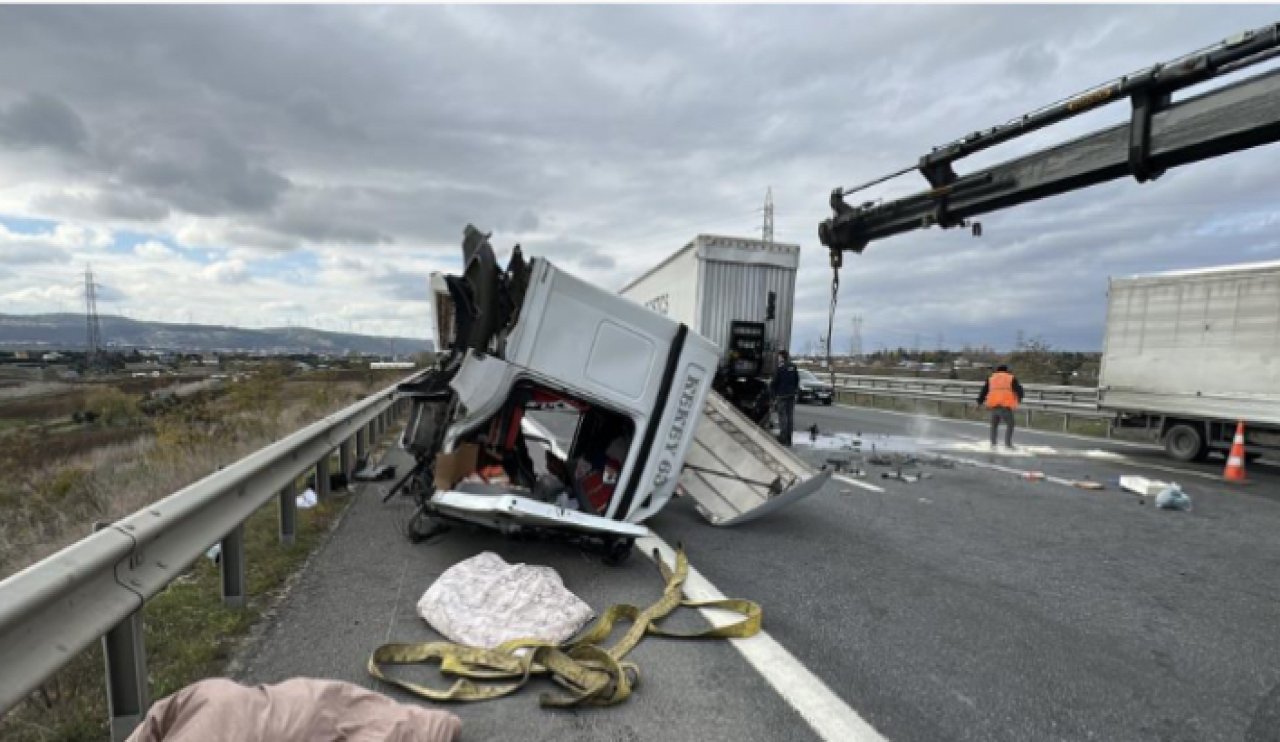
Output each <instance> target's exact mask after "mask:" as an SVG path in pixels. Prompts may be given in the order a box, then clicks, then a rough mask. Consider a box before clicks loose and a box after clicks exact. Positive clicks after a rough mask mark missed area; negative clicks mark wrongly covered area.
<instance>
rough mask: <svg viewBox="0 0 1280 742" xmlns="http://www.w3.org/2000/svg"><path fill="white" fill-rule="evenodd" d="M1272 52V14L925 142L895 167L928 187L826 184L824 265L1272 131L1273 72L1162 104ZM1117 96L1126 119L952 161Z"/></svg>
mask: <svg viewBox="0 0 1280 742" xmlns="http://www.w3.org/2000/svg"><path fill="white" fill-rule="evenodd" d="M1277 55H1280V24H1274V25H1271V26H1267V27H1264V28H1262V29H1257V30H1255V31H1251V32H1248V33H1245V34H1241V35H1240V36H1238V37H1236V38H1234V39H1229V40H1227V41H1225V42H1223V43H1222V44H1219V45H1217V46H1215V47H1211V48H1210V49H1207V50H1204V51H1201V52H1197V53H1195V54H1191V55H1188V56H1186V57H1183V58H1181V59H1179V60H1174V61H1173V62H1170V63H1168V64H1164V65H1157V66H1155V67H1152V68H1150V69H1148V70H1145V71H1143V72H1140V73H1135V74H1133V75H1127V76H1125V77H1123V78H1119V79H1118V80H1115V81H1112V82H1110V83H1107V84H1105V85H1102V86H1099V87H1097V88H1094V89H1092V90H1090V91H1086V92H1085V93H1082V94H1081V95H1078V96H1074V97H1072V98H1071V99H1068V100H1066V101H1063V102H1062V103H1058V104H1054V105H1053V106H1049V107H1046V108H1043V109H1040V110H1039V111H1036V112H1034V113H1031V114H1028V115H1026V116H1023V117H1021V118H1018V119H1014V120H1012V121H1010V122H1008V123H1006V124H1003V125H1001V126H997V127H994V128H992V129H988V130H986V131H983V132H977V133H975V134H972V135H970V136H968V137H966V138H964V139H960V140H957V141H955V142H953V143H951V144H949V145H946V146H943V147H939V148H936V149H934V150H933V151H932V152H930V153H929V154H928V155H925V156H924V157H922V158H920V162H919V164H918V165H917V166H915V167H913V168H908V169H906V170H903V171H899V172H898V173H896V174H894V175H899V174H903V173H905V172H909V171H910V170H919V171H920V172H921V173H922V174H923V175H924V176H925V178H926V179H927V180H928V181H929V184H930V188H929V189H928V190H926V191H921V192H919V193H916V194H913V195H910V196H906V197H903V198H899V199H896V200H893V201H889V202H884V203H881V202H876V201H869V202H866V203H863V204H862V205H860V206H851V205H850V204H848V203H846V202H845V196H847V195H848V194H850V193H853V192H855V191H857V190H861V188H863V187H865V186H860V187H858V188H853V189H836V190H835V191H833V192H832V194H831V208H832V210H833V211H834V215H833V216H832V217H831V218H830V219H827V220H825V221H824V222H822V224H820V225H819V228H818V234H819V237H820V238H821V240H822V244H824V245H826V246H827V247H828V248H829V249H830V250H831V260H832V265H833V267H839V265H840V263H841V255H842V253H843V252H844V251H853V252H857V253H861V252H862V251H863V249H865V248H866V246H867V245H868V244H869V243H870V242H872V241H873V240H878V239H883V238H885V237H890V236H892V235H895V234H901V233H903V232H909V231H912V230H915V229H923V228H927V227H930V226H941V227H956V226H965V225H967V224H968V220H969V219H971V218H972V217H975V216H979V215H982V214H986V213H989V212H993V211H997V210H999V209H1004V208H1008V207H1010V206H1015V205H1017V204H1021V203H1026V202H1028V201H1034V200H1037V199H1041V198H1046V197H1048V196H1055V195H1059V194H1063V193H1068V192H1071V191H1075V190H1079V189H1082V188H1087V187H1089V186H1092V185H1097V184H1099V183H1104V182H1107V181H1110V180H1116V179H1118V178H1123V177H1126V176H1132V177H1134V178H1135V179H1136V180H1137V181H1138V182H1140V183H1141V182H1146V181H1147V180H1154V179H1155V178H1157V177H1159V176H1160V174H1161V173H1163V172H1164V171H1165V170H1167V169H1169V168H1174V167H1178V166H1181V165H1186V164H1189V163H1192V162H1198V161H1200V160H1205V159H1209V158H1212V157H1218V156H1221V155H1224V154H1229V153H1232V152H1238V151H1241V150H1244V149H1248V148H1250V147H1256V146H1259V145H1262V144H1269V143H1272V142H1276V141H1280V70H1272V71H1269V72H1266V73H1262V74H1259V75H1256V76H1254V77H1251V78H1248V79H1245V80H1241V81H1238V82H1235V83H1233V84H1230V85H1227V86H1223V87H1221V88H1218V89H1215V90H1212V91H1209V92H1206V93H1203V94H1201V95H1198V96H1196V97H1193V98H1189V99H1187V100H1183V101H1179V102H1177V103H1171V102H1170V96H1171V94H1172V93H1173V92H1174V91H1176V90H1179V89H1181V88H1184V87H1187V86H1189V85H1194V84H1196V83H1199V82H1203V81H1205V80H1208V79H1211V78H1213V77H1217V76H1220V75H1223V74H1227V73H1229V72H1234V71H1237V70H1239V69H1242V68H1244V67H1246V66H1249V65H1252V64H1257V63H1259V62H1261V61H1264V60H1265V59H1269V58H1272V57H1275V56H1277ZM1125 97H1128V98H1129V99H1130V100H1131V101H1132V103H1133V109H1132V117H1131V120H1130V121H1129V122H1128V123H1124V124H1118V125H1115V126H1112V127H1109V128H1106V129H1102V130H1099V131H1096V132H1093V133H1091V134H1086V135H1085V136H1082V137H1079V138H1077V139H1073V140H1071V141H1068V142H1064V143H1062V144H1059V145H1056V146H1053V147H1049V148H1046V149H1042V150H1039V151H1036V152H1033V153H1031V154H1028V155H1024V156H1022V157H1018V158H1016V159H1013V160H1010V161H1008V162H1004V163H1000V164H998V165H994V166H992V167H989V168H986V169H985V170H981V171H978V172H975V173H972V174H970V175H964V176H960V175H957V174H956V173H955V171H954V170H953V169H952V164H953V163H954V162H955V161H956V160H958V159H960V158H962V157H966V156H968V155H970V154H973V153H975V152H978V151H980V150H983V149H986V148H988V147H992V146H995V145H997V144H1001V143H1003V142H1007V141H1009V140H1011V139H1014V138H1016V137H1018V136H1022V135H1025V134H1028V133H1031V132H1032V131H1035V130H1037V129H1040V128H1043V127H1045V126H1049V125H1051V124H1054V123H1058V122H1059V121H1062V120H1065V119H1067V118H1070V117H1072V116H1076V115H1079V114H1080V113H1083V112H1085V111H1088V110H1093V109H1094V108H1097V107H1100V106H1102V105H1106V104H1108V103H1111V102H1114V101H1117V100H1124V99H1125ZM889 177H893V176H889ZM886 179H887V178H880V179H877V180H875V181H872V182H871V183H870V184H874V183H877V182H881V181H883V180H886ZM870 184H868V185H870Z"/></svg>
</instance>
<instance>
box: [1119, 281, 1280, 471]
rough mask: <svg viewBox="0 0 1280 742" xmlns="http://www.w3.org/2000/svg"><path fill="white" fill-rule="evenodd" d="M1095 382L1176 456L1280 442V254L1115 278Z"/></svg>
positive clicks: (1257, 449)
mask: <svg viewBox="0 0 1280 742" xmlns="http://www.w3.org/2000/svg"><path fill="white" fill-rule="evenodd" d="M1098 387H1099V399H1100V404H1101V406H1102V407H1103V408H1105V409H1109V410H1113V411H1115V412H1117V413H1118V415H1119V419H1120V422H1121V424H1123V425H1130V426H1132V425H1141V426H1146V427H1149V428H1150V429H1152V430H1153V431H1155V432H1158V433H1159V435H1160V438H1161V440H1162V441H1163V443H1164V446H1165V450H1166V451H1167V452H1168V453H1169V455H1171V456H1173V457H1174V458H1177V459H1181V460H1184V461H1189V460H1193V459H1200V458H1204V457H1205V456H1207V455H1208V454H1209V452H1210V451H1214V450H1219V451H1225V450H1227V449H1228V448H1229V447H1230V445H1231V439H1232V436H1233V434H1234V433H1235V425H1236V421H1237V420H1243V421H1244V422H1245V425H1246V426H1247V435H1246V443H1247V444H1248V450H1249V453H1250V455H1251V457H1252V456H1253V455H1257V454H1261V453H1263V452H1265V451H1267V450H1280V261H1274V262H1268V263H1254V264H1248V265H1229V266H1220V267H1215V268H1206V269H1201V270H1194V271H1177V272H1171V273H1160V274H1154V275H1147V276H1134V277H1132V278H1116V279H1112V280H1111V285H1110V290H1109V292H1108V307H1107V327H1106V340H1105V343H1104V347H1103V357H1102V368H1101V373H1100V376H1099V380H1098Z"/></svg>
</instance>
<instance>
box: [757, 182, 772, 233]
mask: <svg viewBox="0 0 1280 742" xmlns="http://www.w3.org/2000/svg"><path fill="white" fill-rule="evenodd" d="M760 239H762V240H764V242H765V244H766V245H772V244H773V187H772V186H770V187H769V189H768V190H766V191H765V192H764V225H763V226H761V228H760Z"/></svg>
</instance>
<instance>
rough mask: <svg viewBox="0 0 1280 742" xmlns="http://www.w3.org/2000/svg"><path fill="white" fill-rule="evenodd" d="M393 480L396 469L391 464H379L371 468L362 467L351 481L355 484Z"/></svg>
mask: <svg viewBox="0 0 1280 742" xmlns="http://www.w3.org/2000/svg"><path fill="white" fill-rule="evenodd" d="M395 478H396V468H395V467H394V466H392V465H391V464H381V465H379V466H375V467H373V468H370V467H364V468H363V469H361V470H360V471H358V472H356V473H355V474H354V475H353V476H352V479H354V480H355V481H357V482H385V481H387V480H389V479H395Z"/></svg>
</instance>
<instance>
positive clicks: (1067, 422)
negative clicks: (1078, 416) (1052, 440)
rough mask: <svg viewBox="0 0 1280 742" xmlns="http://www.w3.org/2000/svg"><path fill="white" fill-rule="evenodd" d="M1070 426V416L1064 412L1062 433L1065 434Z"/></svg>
mask: <svg viewBox="0 0 1280 742" xmlns="http://www.w3.org/2000/svg"><path fill="white" fill-rule="evenodd" d="M1070 424H1071V416H1070V415H1068V414H1067V413H1065V412H1064V413H1062V432H1064V433H1065V432H1067V426H1068V425H1070Z"/></svg>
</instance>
